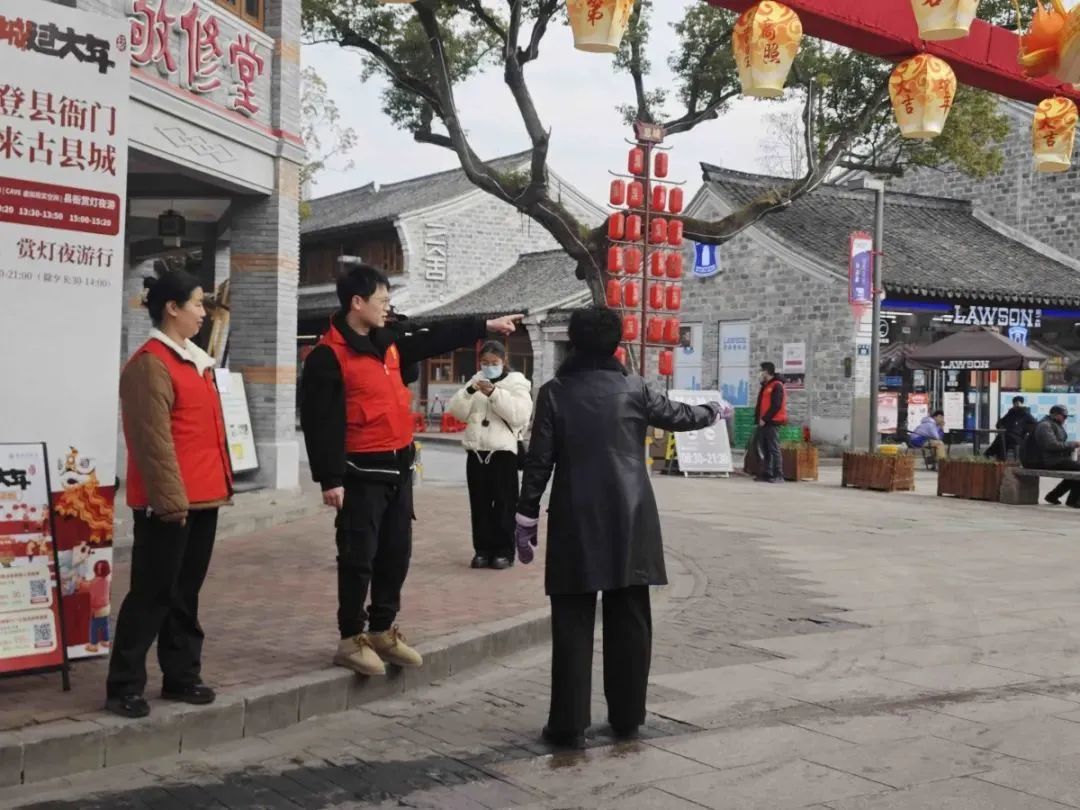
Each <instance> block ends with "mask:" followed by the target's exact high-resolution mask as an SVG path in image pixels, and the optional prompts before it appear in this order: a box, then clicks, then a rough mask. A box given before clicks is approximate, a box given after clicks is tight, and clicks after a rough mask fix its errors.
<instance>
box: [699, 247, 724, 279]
mask: <svg viewBox="0 0 1080 810" xmlns="http://www.w3.org/2000/svg"><path fill="white" fill-rule="evenodd" d="M719 274H720V247H719V246H718V245H694V277H695V278H712V277H713V276H716V275H719Z"/></svg>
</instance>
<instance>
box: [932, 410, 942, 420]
mask: <svg viewBox="0 0 1080 810" xmlns="http://www.w3.org/2000/svg"><path fill="white" fill-rule="evenodd" d="M930 415H931V416H932V417H933V418H934V419H937V418H938V417H939V416H944V415H945V411H934V412H933V413H932V414H930Z"/></svg>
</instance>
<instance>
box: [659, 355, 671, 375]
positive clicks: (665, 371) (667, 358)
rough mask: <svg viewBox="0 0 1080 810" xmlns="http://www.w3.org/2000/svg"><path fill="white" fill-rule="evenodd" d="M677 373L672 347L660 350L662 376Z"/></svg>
mask: <svg viewBox="0 0 1080 810" xmlns="http://www.w3.org/2000/svg"><path fill="white" fill-rule="evenodd" d="M674 373H675V355H674V354H673V353H672V351H671V349H664V350H663V351H662V352H660V376H661V377H670V376H672V375H673V374H674Z"/></svg>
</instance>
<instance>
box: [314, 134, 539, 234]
mask: <svg viewBox="0 0 1080 810" xmlns="http://www.w3.org/2000/svg"><path fill="white" fill-rule="evenodd" d="M530 154H531V153H529V152H521V153H519V154H516V155H507V156H506V157H501V158H497V159H496V160H493V161H491V162H490V164H489V165H491V166H493V167H494V168H495V169H496V170H497V171H508V170H510V169H514V168H517V167H519V166H524V165H527V164H528V161H529V157H530ZM475 190H476V186H474V185H473V184H472V183H471V182H470V181H469V179H468V178H467V177H466V176H465V172H464V170H462V169H451V170H450V171H446V172H440V173H438V174H429V175H426V176H424V177H414V178H413V179H411V180H403V181H401V182H400V183H389V184H387V185H384V186H380V187H379V189H378V190H376V189H375V185H374V183H369V184H367V185H366V186H361V187H360V188H354V189H352V190H350V191H342V192H340V193H339V194H331V195H330V196H329V197H320V198H318V199H315V200H311V201H310V203H309V205H310V207H311V211H310V213H309V215H308V216H307V217H305V218H304V219H303V220H302V221H301V223H300V233H301V234H303V235H305V236H308V235H311V234H316V233H322V232H324V231H334V230H338V229H342V228H357V227H363V226H365V225H374V224H377V223H382V222H385V223H390V222H393V220H394V219H396V218H397V217H399V216H401V215H402V214H407V213H409V212H410V211H419V210H420V209H423V208H427V207H428V206H431V205H436V204H438V203H442V202H448V201H449V200H453V199H454V198H456V197H460V196H462V195H464V194H467V193H469V192H471V191H475Z"/></svg>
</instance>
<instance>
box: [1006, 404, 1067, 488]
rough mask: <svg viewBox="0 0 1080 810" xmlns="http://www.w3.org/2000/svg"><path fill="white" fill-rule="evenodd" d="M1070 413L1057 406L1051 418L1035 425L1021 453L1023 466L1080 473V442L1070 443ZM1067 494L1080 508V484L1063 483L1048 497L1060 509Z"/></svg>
mask: <svg viewBox="0 0 1080 810" xmlns="http://www.w3.org/2000/svg"><path fill="white" fill-rule="evenodd" d="M1068 418H1069V411H1068V409H1067V408H1066V407H1065V406H1064V405H1055V406H1054V407H1052V408H1051V409H1050V415H1049V416H1047V417H1045V418H1044V419H1043V420H1042V421H1041V422H1039V423H1038V424H1037V425H1036V426H1035V430H1034V431H1032V432H1031V434H1030V435H1029V436H1028V437H1027V439H1026V440H1025V441H1024V445H1023V447H1022V448H1021V451H1020V463H1021V464H1022V465H1023V466H1024V467H1027V468H1029V469H1036V470H1063V471H1066V472H1080V463H1078V462H1077V461H1076V460H1075V459H1074V458H1073V456H1074V454H1075V452H1076V449H1077V448H1078V447H1080V443H1077V442H1071V441H1069V434H1068V432H1067V431H1066V430H1065V421H1066V420H1067V419H1068ZM1065 495H1067V496H1068V497H1067V499H1066V501H1065V503H1066V505H1067V506H1071V507H1073V508H1074V509H1080V481H1062V482H1061V483H1060V484H1058V485H1057V486H1056V487H1054V488H1053V489H1052V490H1050V492H1049V493H1047V495H1046V502H1047V503H1050V504H1053V505H1054V506H1057V505H1058V504H1060V503H1061V498H1062V496H1065Z"/></svg>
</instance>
